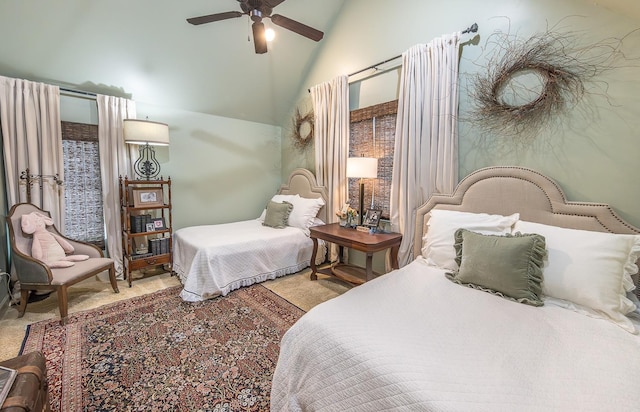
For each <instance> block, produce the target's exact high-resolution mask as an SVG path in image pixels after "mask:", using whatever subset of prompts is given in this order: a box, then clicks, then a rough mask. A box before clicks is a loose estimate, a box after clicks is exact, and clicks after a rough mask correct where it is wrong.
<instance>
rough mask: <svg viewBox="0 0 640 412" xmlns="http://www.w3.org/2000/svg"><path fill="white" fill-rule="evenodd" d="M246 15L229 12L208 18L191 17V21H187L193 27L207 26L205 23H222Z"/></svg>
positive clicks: (208, 16) (210, 15)
mask: <svg viewBox="0 0 640 412" xmlns="http://www.w3.org/2000/svg"><path fill="white" fill-rule="evenodd" d="M243 15H244V13H242V12H239V11H227V12H225V13H216V14H209V15H206V16H199V17H191V18H189V19H187V21H188V22H189V23H191V24H193V25H196V26H197V25H198V24H205V23H211V22H214V21H220V20H226V19H233V18H236V17H240V16H243Z"/></svg>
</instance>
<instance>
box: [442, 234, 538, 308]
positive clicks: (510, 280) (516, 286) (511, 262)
mask: <svg viewBox="0 0 640 412" xmlns="http://www.w3.org/2000/svg"><path fill="white" fill-rule="evenodd" d="M454 247H455V250H456V263H458V267H459V269H458V271H457V272H456V273H447V274H446V276H447V278H448V279H450V280H451V281H453V282H455V283H458V284H461V285H466V286H469V287H472V288H475V289H479V290H483V291H485V292H489V293H493V294H496V295H499V296H502V297H504V298H507V299H510V300H513V301H516V302H520V303H525V304H527V305H532V306H542V304H543V303H542V299H541V295H542V286H541V283H542V266H543V259H544V257H545V256H546V254H547V251H546V248H545V239H544V236H541V235H537V234H520V233H516V234H515V235H506V236H498V235H483V234H480V233H475V232H472V231H469V230H466V229H458V230H457V231H456V233H455V244H454Z"/></svg>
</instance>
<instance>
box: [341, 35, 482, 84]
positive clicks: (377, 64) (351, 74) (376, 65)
mask: <svg viewBox="0 0 640 412" xmlns="http://www.w3.org/2000/svg"><path fill="white" fill-rule="evenodd" d="M477 31H478V24H477V23H473V24H472V25H471V27H467V28H466V29H464V30H463V31H462V34H465V33H476V32H477ZM400 57H402V55H401V54H400V55H398V56H394V57H391V58H390V59H387V60H384V61H381V62H379V63H376V64H372V65H371V66H369V67H365V68H364V69H360V70H358V71H356V72H353V73H350V74H347V77H351V76H355V75H356V74H360V73H362V72H364V71H367V70H369V69H375V68H376V67H378V66H380V65H381V64H385V63H389V62H390V61H392V60H395V59H399V58H400Z"/></svg>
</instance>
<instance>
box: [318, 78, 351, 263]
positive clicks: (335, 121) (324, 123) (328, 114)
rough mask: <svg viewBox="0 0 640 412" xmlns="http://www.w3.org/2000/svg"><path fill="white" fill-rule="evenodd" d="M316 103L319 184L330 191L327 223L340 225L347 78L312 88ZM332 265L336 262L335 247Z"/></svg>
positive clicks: (346, 135) (346, 133) (346, 144)
mask: <svg viewBox="0 0 640 412" xmlns="http://www.w3.org/2000/svg"><path fill="white" fill-rule="evenodd" d="M311 99H312V101H313V113H314V130H315V132H314V134H315V160H316V180H317V181H318V184H321V185H323V186H325V187H326V188H327V192H328V195H329V199H328V201H327V205H326V206H325V207H326V208H327V220H328V222H326V223H334V222H337V221H338V217H337V216H336V214H335V211H336V210H338V209H340V208H341V207H342V205H344V203H345V202H346V201H347V157H348V156H349V83H348V79H347V76H339V77H336V78H335V79H333V80H331V81H329V82H324V83H321V84H318V85H316V86H313V87H312V88H311ZM333 246H334V247H332V248H331V255H330V259H331V261H335V260H336V259H337V256H338V253H337V248H336V247H335V245H333Z"/></svg>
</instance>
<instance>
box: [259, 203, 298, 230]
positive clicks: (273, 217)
mask: <svg viewBox="0 0 640 412" xmlns="http://www.w3.org/2000/svg"><path fill="white" fill-rule="evenodd" d="M292 210H293V205H292V204H291V203H289V202H284V201H283V202H282V203H278V202H274V201H271V200H270V201H269V203H268V204H267V213H266V214H265V216H264V222H262V225H263V226H271V227H273V228H276V229H284V228H285V227H287V223H288V221H289V215H290V214H291V211H292Z"/></svg>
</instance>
